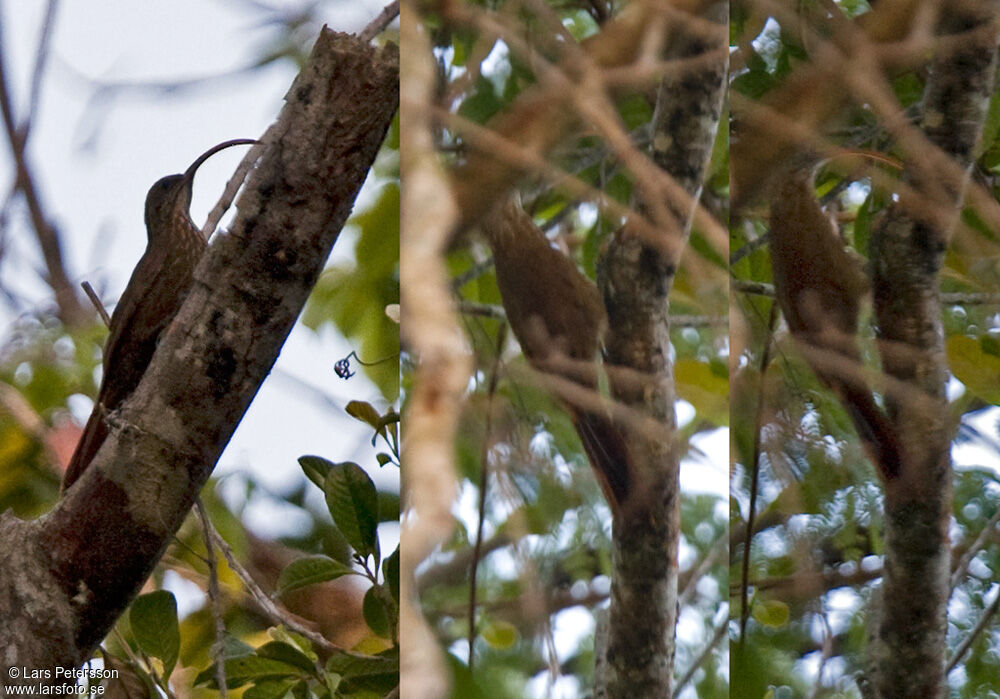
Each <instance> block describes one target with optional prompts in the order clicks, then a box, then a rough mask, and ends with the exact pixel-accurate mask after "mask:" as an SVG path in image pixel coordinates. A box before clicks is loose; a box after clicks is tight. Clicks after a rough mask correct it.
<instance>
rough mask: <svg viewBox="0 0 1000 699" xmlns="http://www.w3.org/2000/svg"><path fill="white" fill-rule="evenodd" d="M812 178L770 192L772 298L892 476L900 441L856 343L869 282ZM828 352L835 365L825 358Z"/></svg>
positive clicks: (810, 170) (810, 172)
mask: <svg viewBox="0 0 1000 699" xmlns="http://www.w3.org/2000/svg"><path fill="white" fill-rule="evenodd" d="M814 174H815V168H814V167H801V168H798V169H796V170H793V171H791V172H789V173H787V174H785V175H784V176H783V177H782V179H781V180H780V182H779V183H778V184H777V185H776V187H775V188H774V191H773V192H772V195H771V203H770V210H771V213H770V223H771V271H772V275H773V277H774V291H775V296H776V297H777V301H778V305H779V307H780V308H781V312H782V314H783V315H784V317H785V321H786V322H787V323H788V329H789V330H790V331H791V333H792V335H793V336H794V337H795V339H796V340H798V341H799V342H802V343H804V344H805V345H806V346H807V347H808V348H809V349H810V350H812V351H811V352H810V353H807V355H806V359H807V361H808V362H809V364H810V365H811V366H812V368H813V371H815V372H816V375H817V376H818V377H819V379H820V380H821V381H822V382H823V383H825V384H826V385H828V386H830V388H832V389H833V390H834V392H836V393H837V396H838V397H839V398H840V401H841V402H842V403H843V405H844V407H845V408H846V410H847V413H848V415H849V416H850V418H851V422H852V423H853V424H854V426H855V429H856V430H857V431H858V435H859V436H860V437H861V440H862V442H863V443H864V444H865V445H866V447H867V448H868V450H869V452H870V454H871V457H872V459H873V460H874V461H875V464H876V466H877V467H878V469H879V471H880V473H881V474H882V476H883V478H886V479H888V478H893V477H895V476H896V475H898V473H899V468H900V463H899V460H900V450H899V441H898V438H897V436H896V430H895V427H894V426H893V424H892V422H891V421H890V420H889V418H888V416H886V414H885V413H884V412H883V411H882V409H881V408H880V407H879V406H878V405H877V404H876V403H875V400H874V398H873V396H872V392H871V389H870V388H869V386H868V384H867V382H866V381H865V379H864V376H863V374H862V362H861V351H860V349H859V348H858V344H857V332H858V314H859V312H860V308H861V300H862V298H863V297H864V296H865V294H866V293H867V292H868V288H869V282H868V277H867V275H866V274H865V272H864V270H863V269H862V267H861V264H860V263H859V261H858V260H857V259H855V258H854V257H853V256H851V255H850V254H849V253H848V252H847V251H846V250H845V249H844V245H843V242H842V241H841V239H840V236H839V235H838V234H837V229H836V227H835V226H834V223H833V221H832V220H831V219H830V217H829V216H827V215H826V213H825V212H824V211H823V209H822V207H821V206H820V203H819V201H818V200H817V199H816V191H815V187H814V183H813V178H814ZM823 352H826V353H829V357H830V358H831V359H833V360H835V361H833V362H830V361H823V360H822V358H821V357H820V356H819V355H820V354H821V353H823ZM837 360H839V361H837ZM843 360H848V361H847V362H843ZM833 364H836V366H832V365H833Z"/></svg>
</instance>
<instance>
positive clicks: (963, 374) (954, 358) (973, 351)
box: [945, 335, 1000, 405]
mask: <svg viewBox="0 0 1000 699" xmlns="http://www.w3.org/2000/svg"><path fill="white" fill-rule="evenodd" d="M989 349H990V347H989V344H988V343H984V342H982V341H980V340H976V339H975V338H971V337H968V336H966V335H956V336H955V337H951V338H948V341H947V343H946V344H945V351H946V352H947V354H948V364H949V367H950V369H951V373H952V374H954V375H955V378H957V379H958V380H959V381H961V382H962V383H963V384H965V387H966V388H967V389H969V391H970V392H971V393H972V394H973V395H974V396H976V397H978V398H981V399H982V400H984V401H986V402H987V403H992V404H993V405H1000V357H998V356H996V354H993V353H992V352H990V351H989Z"/></svg>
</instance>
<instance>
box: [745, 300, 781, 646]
mask: <svg viewBox="0 0 1000 699" xmlns="http://www.w3.org/2000/svg"><path fill="white" fill-rule="evenodd" d="M777 320H778V305H777V304H771V317H770V318H769V319H768V321H767V335H766V336H765V337H764V351H763V352H762V353H761V357H760V372H759V374H760V385H759V387H758V389H757V391H758V393H757V416H756V418H757V419H756V425H755V426H754V434H753V470H752V471H751V473H750V503H749V509H748V512H747V533H746V537H745V538H744V539H743V562H742V563H743V565H742V566H741V570H740V653H741V654H742V652H743V649H744V647H745V643H746V635H747V620H748V619H749V618H750V607H749V587H750V545H751V543H752V542H753V521H754V518H755V517H756V516H757V486H758V485H759V482H760V451H761V439H762V434H763V431H764V375H765V374H766V373H767V365H768V363H769V362H770V361H771V337H772V335H773V334H774V326H775V323H776V322H777Z"/></svg>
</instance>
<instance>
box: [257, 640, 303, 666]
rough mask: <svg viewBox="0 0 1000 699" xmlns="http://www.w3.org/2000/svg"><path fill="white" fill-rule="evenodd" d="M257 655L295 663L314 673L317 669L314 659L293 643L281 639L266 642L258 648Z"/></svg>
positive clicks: (290, 663)
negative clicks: (283, 641)
mask: <svg viewBox="0 0 1000 699" xmlns="http://www.w3.org/2000/svg"><path fill="white" fill-rule="evenodd" d="M257 655H258V656H260V657H261V658H269V659H271V660H279V661H281V662H283V663H288V664H289V665H294V666H295V667H297V668H299V669H300V670H304V671H305V672H308V673H312V672H313V671H314V670H315V669H316V666H315V665H313V661H312V660H310V659H309V658H308V657H306V655H305V654H303V653H302V651H300V650H299V649H298V648H296V647H294V646H292V645H289V644H288V643H282V642H280V641H271V642H269V643H265V644H264V645H262V646H261V647H260V648H258V649H257Z"/></svg>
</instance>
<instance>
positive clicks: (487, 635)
mask: <svg viewBox="0 0 1000 699" xmlns="http://www.w3.org/2000/svg"><path fill="white" fill-rule="evenodd" d="M482 637H483V640H484V641H486V642H487V643H488V644H490V646H491V647H493V648H496V649H497V650H507V649H508V648H511V647H512V646H513V645H514V644H515V643H517V638H518V633H517V627H516V626H514V625H513V624H511V623H510V622H507V621H491V622H490V623H488V624H486V626H485V627H484V628H483V631H482Z"/></svg>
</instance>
